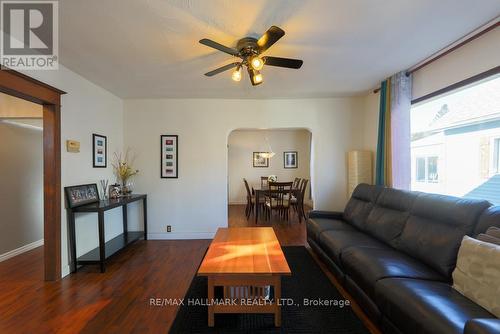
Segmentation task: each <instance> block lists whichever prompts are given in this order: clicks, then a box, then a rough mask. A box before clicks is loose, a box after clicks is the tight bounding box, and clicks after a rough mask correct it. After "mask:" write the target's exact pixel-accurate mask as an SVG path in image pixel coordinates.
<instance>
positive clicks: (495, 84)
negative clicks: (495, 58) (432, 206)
mask: <svg viewBox="0 0 500 334" xmlns="http://www.w3.org/2000/svg"><path fill="white" fill-rule="evenodd" d="M411 159H412V164H411V166H412V173H411V175H412V181H411V187H412V190H419V191H425V192H432V193H440V194H447V195H453V196H461V197H467V198H481V199H486V200H489V201H490V202H492V203H494V204H497V205H500V74H496V75H493V76H490V77H488V78H484V79H482V80H480V81H476V82H474V83H472V84H469V85H467V86H464V87H460V88H457V89H455V90H452V91H447V92H446V93H443V94H441V95H438V96H434V97H432V98H429V99H427V100H424V101H420V102H418V103H415V104H413V105H412V109H411Z"/></svg>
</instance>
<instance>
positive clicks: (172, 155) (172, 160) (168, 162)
mask: <svg viewBox="0 0 500 334" xmlns="http://www.w3.org/2000/svg"><path fill="white" fill-rule="evenodd" d="M178 149H179V141H178V136H177V135H162V136H161V160H160V161H161V177H162V178H163V179H176V178H177V177H178V176H179V151H178Z"/></svg>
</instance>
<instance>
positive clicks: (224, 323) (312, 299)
mask: <svg viewBox="0 0 500 334" xmlns="http://www.w3.org/2000/svg"><path fill="white" fill-rule="evenodd" d="M283 252H284V253H285V257H286V259H287V261H288V265H289V266H290V269H291V270H292V276H288V277H283V278H282V284H281V285H282V297H283V298H290V300H293V305H283V306H282V325H281V327H279V328H277V327H274V316H273V315H272V314H216V315H215V327H213V328H210V327H208V325H207V306H203V305H193V304H196V302H193V303H191V305H187V301H188V300H190V301H195V300H204V299H205V298H207V279H206V278H205V277H195V278H194V279H193V281H192V283H191V286H190V287H189V290H188V292H187V293H186V296H185V298H184V305H182V306H181V307H180V309H179V311H178V313H177V316H176V318H175V320H174V323H173V325H172V327H171V329H170V333H171V334H176V333H290V334H292V333H335V334H363V333H369V331H368V330H367V329H366V328H365V327H364V326H363V324H362V322H361V321H360V320H359V319H358V318H357V317H356V315H355V314H354V312H353V311H352V309H351V307H350V306H346V305H345V304H346V303H345V298H343V297H342V295H341V294H340V293H339V292H338V291H337V289H336V288H335V286H333V285H332V283H331V282H330V280H329V279H328V277H326V275H325V274H324V273H323V271H322V270H321V269H320V267H319V266H318V265H317V264H316V262H315V261H314V259H313V258H312V256H311V255H310V254H309V252H308V251H307V249H306V248H305V247H283ZM290 300H287V303H290ZM335 301H337V302H335ZM320 302H321V304H320ZM287 303H286V304H287ZM307 303H308V304H309V305H306V304H307ZM290 304H291V303H290ZM311 304H315V305H311ZM328 304H330V305H328ZM342 304H343V307H341V305H342Z"/></svg>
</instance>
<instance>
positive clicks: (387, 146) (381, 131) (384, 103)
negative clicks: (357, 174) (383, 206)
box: [375, 79, 392, 187]
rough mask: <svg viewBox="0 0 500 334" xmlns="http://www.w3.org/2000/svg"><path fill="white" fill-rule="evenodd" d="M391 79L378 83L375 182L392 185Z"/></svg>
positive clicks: (381, 184)
mask: <svg viewBox="0 0 500 334" xmlns="http://www.w3.org/2000/svg"><path fill="white" fill-rule="evenodd" d="M390 99H391V79H387V80H384V81H383V82H382V84H381V85H380V110H379V119H378V142H377V162H376V175H375V184H376V185H380V186H388V187H390V186H392V182H391V173H390V168H391V133H390V130H391V108H390V107H391V103H390Z"/></svg>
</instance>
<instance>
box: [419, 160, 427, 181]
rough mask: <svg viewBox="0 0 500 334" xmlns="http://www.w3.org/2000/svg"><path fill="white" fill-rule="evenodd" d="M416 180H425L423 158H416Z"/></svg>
mask: <svg viewBox="0 0 500 334" xmlns="http://www.w3.org/2000/svg"><path fill="white" fill-rule="evenodd" d="M417 181H418V182H423V181H425V158H417Z"/></svg>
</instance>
